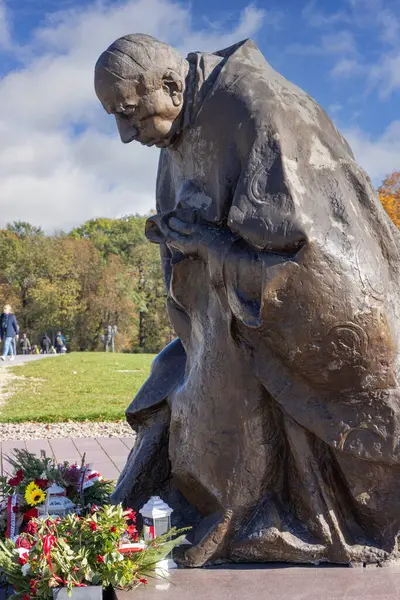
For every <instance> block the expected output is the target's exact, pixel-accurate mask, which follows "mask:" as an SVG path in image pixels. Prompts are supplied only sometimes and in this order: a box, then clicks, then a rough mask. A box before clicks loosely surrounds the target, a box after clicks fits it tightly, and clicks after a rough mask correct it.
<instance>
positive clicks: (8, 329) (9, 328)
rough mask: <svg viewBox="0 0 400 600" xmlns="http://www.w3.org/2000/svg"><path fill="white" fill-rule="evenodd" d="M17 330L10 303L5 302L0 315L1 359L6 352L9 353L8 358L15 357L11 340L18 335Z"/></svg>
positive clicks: (4, 356)
mask: <svg viewBox="0 0 400 600" xmlns="http://www.w3.org/2000/svg"><path fill="white" fill-rule="evenodd" d="M18 332H19V329H18V323H17V319H16V317H15V315H14V314H13V312H12V309H11V306H10V304H6V305H5V306H4V309H3V312H2V314H1V316H0V335H1V339H2V340H3V342H4V347H3V355H2V357H1V360H6V357H7V356H8V354H9V355H10V360H14V359H15V352H14V344H13V340H14V338H15V336H16V335H18Z"/></svg>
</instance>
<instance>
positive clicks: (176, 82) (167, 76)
mask: <svg viewBox="0 0 400 600" xmlns="http://www.w3.org/2000/svg"><path fill="white" fill-rule="evenodd" d="M162 81H163V88H164V90H165V91H166V92H167V93H168V94H169V95H170V96H171V99H172V103H173V105H174V106H180V105H181V104H182V102H183V81H182V77H181V76H180V75H178V73H176V72H175V71H171V70H168V71H166V73H164V75H163V78H162Z"/></svg>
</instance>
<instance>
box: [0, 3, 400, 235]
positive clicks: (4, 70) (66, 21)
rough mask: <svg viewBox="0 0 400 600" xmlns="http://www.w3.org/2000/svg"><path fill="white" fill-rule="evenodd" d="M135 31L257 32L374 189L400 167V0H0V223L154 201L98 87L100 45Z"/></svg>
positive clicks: (152, 163)
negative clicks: (330, 122)
mask: <svg viewBox="0 0 400 600" xmlns="http://www.w3.org/2000/svg"><path fill="white" fill-rule="evenodd" d="M137 31H143V32H147V33H151V34H152V35H155V36H156V37H159V38H162V39H164V40H166V41H168V42H170V43H172V44H173V45H176V46H177V47H179V48H180V49H181V50H182V52H187V51H190V50H205V51H213V50H216V49H219V48H220V47H223V46H225V45H229V44H231V43H233V42H234V41H238V40H240V39H243V38H245V37H252V38H253V39H255V40H256V41H257V43H258V44H259V46H260V48H261V50H262V51H263V53H264V55H265V57H266V58H267V60H268V61H269V62H270V63H271V64H272V66H273V67H274V68H275V69H277V70H278V71H279V72H281V73H282V74H283V75H284V76H285V77H287V78H288V79H290V80H292V81H294V82H295V83H296V84H298V85H299V86H300V87H302V88H303V89H305V90H306V91H307V92H308V93H309V94H310V95H312V96H313V97H314V98H315V99H316V100H317V101H318V102H319V103H320V104H321V105H322V106H323V107H324V108H325V109H326V110H327V111H328V113H329V114H330V115H331V117H332V118H333V119H334V121H335V123H336V125H337V126H338V127H339V129H341V130H342V132H343V133H344V134H345V136H346V137H347V138H348V140H349V141H350V144H351V145H352V147H353V150H354V151H355V154H356V157H357V159H358V160H359V162H360V163H361V164H362V166H363V167H364V168H365V169H366V170H367V171H368V173H369V174H370V175H371V177H372V179H373V181H374V182H375V183H376V184H377V185H378V184H379V182H380V181H381V180H382V178H383V177H384V175H385V174H386V173H388V172H390V171H393V170H394V169H397V170H398V169H400V111H399V107H400V102H399V100H400V0H338V1H334V0H311V1H308V0H304V1H303V0H281V1H279V2H278V1H275V0H271V1H270V2H266V1H259V2H254V3H249V2H246V1H242V0H230V1H228V0H218V2H216V1H211V0H205V1H199V0H193V1H192V2H191V3H187V2H180V1H179V0H119V1H118V2H116V1H112V0H103V1H93V0H84V1H82V0H81V1H79V2H78V1H76V0H57V1H56V0H17V1H16V0H0V54H1V56H0V59H1V60H0V65H1V67H0V104H1V105H2V107H3V110H2V114H1V115H0V177H1V181H2V192H1V194H0V208H1V210H0V225H4V223H5V222H7V221H10V220H13V219H17V218H23V219H27V220H30V221H31V222H33V223H35V224H37V225H43V226H44V227H46V228H47V229H52V228H56V229H58V228H68V227H70V226H72V225H74V224H76V223H78V222H80V221H82V220H84V219H86V218H90V217H93V216H100V215H105V216H120V215H122V214H127V213H131V212H141V213H143V212H146V211H148V210H150V209H151V208H152V207H153V206H154V199H153V195H154V180H155V169H156V163H157V151H155V150H148V149H143V148H141V147H140V146H139V147H137V146H138V145H133V144H131V145H129V146H123V145H122V144H120V143H119V141H118V137H117V135H116V131H115V128H114V125H113V123H112V122H111V120H110V119H109V118H107V115H105V114H104V113H103V112H101V110H100V107H99V106H98V103H97V100H96V98H95V96H94V93H93V89H92V70H93V64H94V62H95V60H96V58H97V56H98V54H99V53H100V52H101V51H102V50H103V49H104V48H105V47H106V46H107V45H108V44H109V43H111V42H112V41H113V40H114V39H115V38H116V37H119V36H120V35H123V34H125V33H135V32H137Z"/></svg>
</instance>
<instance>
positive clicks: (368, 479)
mask: <svg viewBox="0 0 400 600" xmlns="http://www.w3.org/2000/svg"><path fill="white" fill-rule="evenodd" d="M95 87H96V93H97V95H98V97H99V99H100V101H101V103H102V104H103V106H104V108H105V109H106V111H107V112H108V113H110V114H113V115H115V118H116V121H117V125H118V129H119V132H120V135H121V139H122V141H123V142H125V143H127V142H130V141H132V140H137V141H139V142H141V143H142V144H146V145H148V146H151V145H155V146H157V147H160V148H162V150H161V156H160V164H159V172H158V178H157V215H155V216H153V217H151V218H149V219H148V221H147V227H146V233H147V237H148V238H149V239H150V240H151V241H153V242H156V243H158V244H160V248H161V260H162V263H163V267H164V271H165V281H166V286H167V290H168V310H169V314H170V318H171V321H172V323H173V325H174V327H175V330H176V333H177V335H178V336H179V339H176V340H175V341H174V342H172V343H171V344H170V345H169V346H167V348H165V349H164V350H163V351H162V352H161V353H160V355H159V356H158V357H157V358H156V359H155V361H154V363H153V367H152V372H151V374H150V377H149V379H148V380H147V382H146V383H145V384H144V386H143V388H142V389H141V390H140V392H139V394H138V395H137V397H136V398H135V400H134V401H133V402H132V404H131V405H130V407H129V408H128V410H127V418H128V421H129V423H130V424H131V425H132V427H133V428H134V429H135V430H136V431H137V442H136V445H135V447H134V448H133V450H132V452H131V455H130V457H129V459H128V462H127V465H126V467H125V470H124V472H123V473H122V474H121V477H120V480H119V483H118V486H117V488H116V491H115V494H114V499H115V501H124V502H126V503H128V504H130V505H133V506H137V505H139V504H140V503H143V502H144V501H145V500H146V499H147V498H148V497H149V496H150V495H151V494H161V495H162V496H163V497H164V498H165V499H166V500H167V501H168V502H170V503H171V504H172V506H173V507H174V508H175V512H176V515H177V517H178V521H179V520H180V522H181V523H186V524H193V525H194V534H193V546H192V547H191V548H190V550H189V551H187V552H186V555H185V557H184V558H183V560H182V562H183V564H186V565H188V566H201V565H204V564H211V563H217V562H227V561H236V562H239V561H253V562H254V561H293V562H300V563H302V562H304V563H307V562H311V563H319V562H334V563H361V564H363V563H364V564H365V563H376V564H387V563H389V562H391V561H394V560H398V559H399V556H400V553H399V549H398V534H399V528H400V527H399V526H400V502H399V500H398V495H399V492H400V464H399V459H400V451H399V441H398V440H399V430H400V391H399V384H398V374H399V367H400V362H399V348H398V340H399V328H400V318H399V317H400V314H399V313H400V289H399V250H400V234H399V232H398V231H397V229H396V228H395V227H394V226H393V225H392V224H391V222H390V220H389V218H388V217H387V215H386V213H385V212H384V210H383V208H382V206H381V205H380V203H379V200H378V198H377V196H376V193H375V191H374V189H373V187H372V185H371V182H370V180H369V178H368V177H367V175H366V174H365V173H364V172H363V171H362V169H360V168H359V166H358V165H357V164H356V162H355V160H354V157H353V154H352V152H351V149H350V148H349V146H348V144H347V142H346V141H345V139H344V138H343V137H342V136H341V135H340V133H339V132H338V130H337V129H336V127H335V126H334V125H333V123H332V122H331V120H330V119H329V118H328V116H327V115H326V113H325V112H324V111H323V110H322V109H321V108H320V107H319V106H318V104H316V102H315V101H314V100H312V98H310V97H309V96H308V95H307V94H306V93H304V92H303V91H302V90H300V89H299V88H297V87H296V86H294V85H292V84H291V83H289V82H288V81H286V80H285V79H284V78H283V77H281V76H280V75H279V74H278V73H276V72H275V71H274V70H273V69H272V68H271V67H270V65H269V64H268V63H267V62H266V61H265V59H264V58H263V56H262V54H261V53H260V51H259V50H258V48H257V47H256V45H255V44H254V43H253V42H252V41H249V40H247V41H244V42H241V43H238V44H236V45H235V46H232V47H231V48H227V49H225V50H222V51H220V52H216V53H215V54H205V53H200V52H196V53H193V54H190V55H189V56H188V57H187V59H186V60H184V59H183V58H182V57H181V56H180V55H179V54H178V53H177V52H176V51H175V50H174V49H172V48H171V47H170V46H168V45H166V44H163V43H161V42H158V41H157V40H154V39H153V38H151V37H149V36H146V35H141V34H138V35H128V36H125V37H122V38H120V39H119V40H117V41H116V42H115V43H114V44H112V45H111V46H110V47H109V48H108V50H106V52H104V53H103V54H102V55H101V57H100V58H99V60H98V62H97V64H96V71H95Z"/></svg>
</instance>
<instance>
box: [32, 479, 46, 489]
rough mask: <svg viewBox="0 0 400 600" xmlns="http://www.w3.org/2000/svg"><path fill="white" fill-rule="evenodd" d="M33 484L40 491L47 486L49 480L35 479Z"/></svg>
mask: <svg viewBox="0 0 400 600" xmlns="http://www.w3.org/2000/svg"><path fill="white" fill-rule="evenodd" d="M35 483H36V485H37V486H38V487H40V489H42V490H44V489H46V488H47V486H48V485H49V480H48V479H35Z"/></svg>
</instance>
